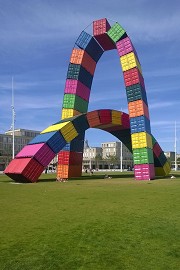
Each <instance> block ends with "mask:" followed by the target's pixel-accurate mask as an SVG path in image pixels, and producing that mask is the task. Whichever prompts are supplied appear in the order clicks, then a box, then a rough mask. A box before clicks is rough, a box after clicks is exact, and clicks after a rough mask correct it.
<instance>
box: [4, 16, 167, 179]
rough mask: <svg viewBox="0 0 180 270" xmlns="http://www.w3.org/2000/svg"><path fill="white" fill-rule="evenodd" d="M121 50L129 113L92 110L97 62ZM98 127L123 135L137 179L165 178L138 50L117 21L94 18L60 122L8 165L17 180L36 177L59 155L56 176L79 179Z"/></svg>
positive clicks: (76, 53) (76, 57)
mask: <svg viewBox="0 0 180 270" xmlns="http://www.w3.org/2000/svg"><path fill="white" fill-rule="evenodd" d="M112 49H117V52H118V55H119V57H120V63H121V66H122V71H123V77H124V82H125V89H126V96H127V102H128V111H129V115H127V114H125V113H123V112H119V111H115V110H107V109H103V110H97V111H93V112H88V113H87V111H88V103H89V97H90V92H91V85H92V81H93V76H94V72H95V68H96V64H97V62H98V60H99V59H100V57H101V56H102V54H103V53H104V52H105V51H108V50H112ZM89 127H93V128H100V129H103V130H105V131H108V132H110V133H111V134H113V135H114V136H116V137H117V138H118V139H120V140H121V141H122V142H123V143H124V144H125V145H126V146H127V148H129V150H130V151H131V152H132V154H133V159H134V172H135V179H138V180H146V179H148V180H151V179H154V178H155V175H162V176H165V175H167V174H168V173H169V171H170V167H169V164H168V162H167V159H166V157H165V155H164V152H163V151H162V149H161V148H160V146H159V144H158V143H157V141H156V140H155V138H154V137H153V136H152V135H151V127H150V117H149V109H148V102H147V96H146V90H145V84H144V78H143V75H142V69H141V65H140V62H139V59H138V56H137V53H136V50H135V48H134V46H133V44H132V42H131V40H130V38H129V37H128V35H127V33H126V32H125V30H124V29H123V28H122V27H121V25H120V24H119V23H115V24H114V25H113V26H110V24H109V22H108V21H107V19H101V20H97V21H94V22H93V35H90V34H88V33H87V32H85V31H82V32H81V34H80V36H79V37H78V39H77V40H76V42H75V46H74V48H73V50H72V54H71V58H70V63H69V66H68V71H67V78H66V83H65V89H64V98H63V105H62V117H61V121H59V122H57V123H55V124H53V125H51V126H50V127H48V128H47V129H45V130H43V131H42V132H41V134H40V135H38V136H37V137H36V138H35V139H33V140H32V141H31V142H30V143H29V144H28V145H27V146H25V147H24V148H23V149H22V150H21V151H20V153H19V154H17V155H16V157H15V159H14V160H12V161H11V163H10V164H9V165H8V167H7V168H6V169H5V171H4V172H5V173H6V174H7V175H8V176H9V177H11V178H12V179H14V180H15V181H25V182H26V181H28V182H34V181H37V180H38V178H39V176H40V174H41V173H42V172H43V170H44V168H45V167H46V166H47V165H48V163H49V162H50V161H51V160H52V159H53V158H54V156H55V155H56V154H57V153H59V154H58V167H57V176H58V177H61V178H70V177H77V176H80V175H81V172H82V158H83V155H82V153H83V147H84V143H83V142H84V135H85V130H86V129H88V128H89Z"/></svg>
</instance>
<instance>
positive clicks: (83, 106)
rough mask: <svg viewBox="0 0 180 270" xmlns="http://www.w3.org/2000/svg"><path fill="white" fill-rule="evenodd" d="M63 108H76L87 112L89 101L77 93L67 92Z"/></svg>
mask: <svg viewBox="0 0 180 270" xmlns="http://www.w3.org/2000/svg"><path fill="white" fill-rule="evenodd" d="M63 108H65V109H74V110H77V111H79V112H81V113H85V112H87V109H88V102H87V101H86V100H84V99H82V98H80V97H79V96H77V95H73V94H65V95H64V100H63Z"/></svg>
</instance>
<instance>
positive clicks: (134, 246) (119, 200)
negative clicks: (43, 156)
mask: <svg viewBox="0 0 180 270" xmlns="http://www.w3.org/2000/svg"><path fill="white" fill-rule="evenodd" d="M108 174H109V175H110V174H112V176H113V178H112V179H109V180H105V179H103V175H102V174H100V173H95V175H93V176H89V175H85V174H84V175H83V177H81V178H79V179H74V180H71V181H68V182H67V183H59V182H55V181H52V179H53V178H54V179H55V175H43V176H42V177H41V178H42V179H41V181H39V182H38V183H36V184H13V183H14V182H12V181H11V180H10V179H9V178H8V177H6V176H3V175H0V269H1V270H6V269H7V270H27V269H28V270H34V269H35V270H40V269H43V270H49V269H51V270H56V269H58V270H59V269H60V270H61V269H62V270H64V269H67V270H71V269H72V270H73V269H79V270H84V269H85V270H86V269H93V270H96V269H103V270H106V269H110V270H115V269H117V270H119V269H122V270H126V269H129V270H134V269H137V270H144V269H147V270H152V269H153V270H156V269H162V270H171V269H174V270H176V269H179V265H180V245H179V244H180V218H179V217H180V216H179V215H180V174H176V178H175V179H170V177H167V178H166V179H163V180H162V179H161V180H160V179H158V180H155V181H135V180H134V179H133V174H129V173H124V174H121V175H120V173H119V174H118V173H116V172H111V173H110V172H108ZM173 175H175V173H174V172H173Z"/></svg>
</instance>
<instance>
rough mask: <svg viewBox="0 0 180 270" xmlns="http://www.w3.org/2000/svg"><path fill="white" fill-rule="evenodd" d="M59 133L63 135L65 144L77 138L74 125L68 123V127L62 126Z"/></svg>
mask: <svg viewBox="0 0 180 270" xmlns="http://www.w3.org/2000/svg"><path fill="white" fill-rule="evenodd" d="M66 123H67V122H66ZM60 132H61V134H62V135H63V137H64V139H65V140H66V142H70V141H72V140H73V139H74V138H76V137H77V136H78V133H77V130H76V129H75V127H74V125H73V124H72V123H71V122H69V123H68V125H65V126H63V127H62V128H61V130H60Z"/></svg>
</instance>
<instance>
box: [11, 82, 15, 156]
mask: <svg viewBox="0 0 180 270" xmlns="http://www.w3.org/2000/svg"><path fill="white" fill-rule="evenodd" d="M11 108H12V158H13V159H14V125H15V111H14V78H13V77H12V105H11Z"/></svg>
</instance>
